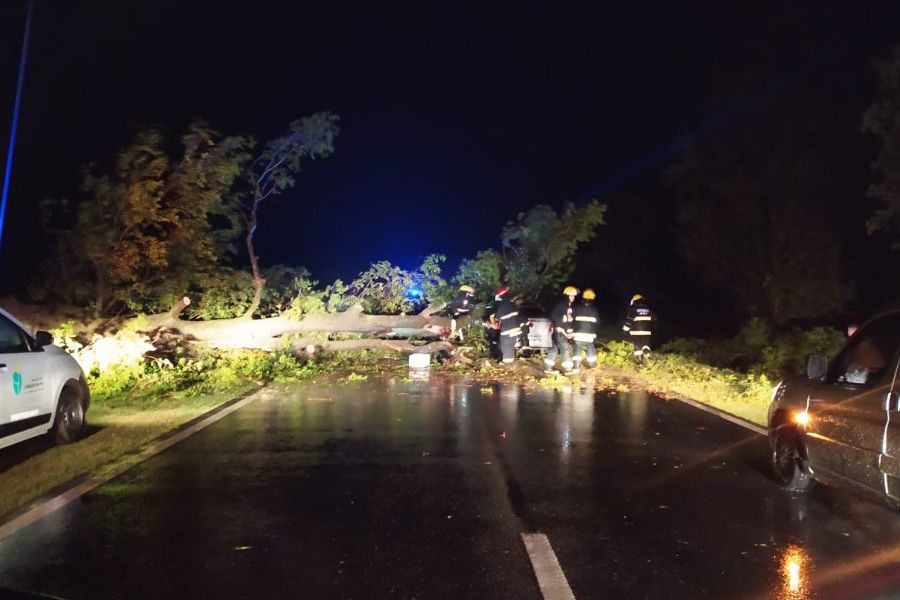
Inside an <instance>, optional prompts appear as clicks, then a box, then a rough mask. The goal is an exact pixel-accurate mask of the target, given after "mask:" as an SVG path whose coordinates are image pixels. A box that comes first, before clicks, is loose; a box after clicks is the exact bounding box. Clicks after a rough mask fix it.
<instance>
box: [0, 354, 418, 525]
mask: <svg viewBox="0 0 900 600" xmlns="http://www.w3.org/2000/svg"><path fill="white" fill-rule="evenodd" d="M400 364H404V363H403V362H401V360H400V358H398V357H396V356H393V357H392V356H388V355H386V354H385V353H376V352H366V351H361V352H355V353H352V354H351V353H333V354H330V355H326V356H322V357H317V358H316V359H315V360H304V359H298V358H295V357H293V356H291V355H288V354H284V353H271V354H269V353H264V352H256V351H241V352H230V353H220V354H216V355H211V356H208V357H205V358H204V359H202V360H194V359H188V358H184V359H180V360H176V361H174V362H173V361H168V362H162V361H151V362H148V363H145V364H139V365H130V366H126V365H120V366H116V367H114V368H112V369H109V370H108V371H106V372H104V373H103V374H102V375H95V376H93V377H90V378H89V386H90V387H91V390H92V401H91V407H90V410H89V412H88V423H89V435H87V436H86V437H85V438H84V439H82V440H80V441H79V442H78V443H76V444H69V445H66V446H56V447H52V446H49V444H48V443H47V442H45V441H44V440H35V441H29V442H26V443H25V444H22V445H21V447H14V448H9V449H5V450H4V451H3V452H4V453H5V454H7V455H8V454H9V453H18V454H17V455H18V456H23V455H24V458H23V459H22V460H20V461H19V462H15V464H13V465H12V466H10V467H9V468H7V469H5V470H3V471H0V490H3V493H2V494H0V521H2V520H3V515H8V514H10V513H11V512H14V511H17V510H19V509H20V508H23V507H25V506H27V505H28V504H29V503H31V502H33V501H34V500H35V499H37V498H39V497H40V496H42V495H45V494H47V493H48V492H50V491H51V490H53V489H54V488H57V487H59V486H60V485H62V484H64V483H66V482H68V481H71V480H73V479H75V478H79V477H83V476H85V475H88V474H91V473H94V472H97V471H99V470H103V469H105V468H108V467H110V466H112V465H114V464H116V463H117V461H118V460H120V459H121V458H123V457H124V456H126V455H128V454H130V453H132V452H135V451H137V450H139V449H140V448H141V447H143V446H144V445H146V444H147V443H148V442H150V441H152V440H154V439H155V438H157V437H159V436H160V435H163V434H165V433H167V432H169V431H171V430H172V429H175V428H176V427H178V426H180V425H183V424H184V423H187V422H188V421H190V420H192V419H194V418H196V417H198V416H200V415H202V414H203V413H205V412H207V411H209V410H212V409H214V408H216V407H218V406H221V405H222V404H223V403H225V402H227V401H229V400H231V399H232V398H235V397H237V396H240V395H241V394H244V393H246V392H248V391H250V390H253V389H255V388H258V387H261V386H262V385H265V384H268V383H290V382H294V381H301V380H308V379H315V378H325V377H327V378H329V379H334V380H337V381H353V380H354V379H357V378H360V377H363V375H360V373H367V374H368V373H382V372H385V371H388V370H392V369H394V368H395V367H396V366H398V365H400Z"/></svg>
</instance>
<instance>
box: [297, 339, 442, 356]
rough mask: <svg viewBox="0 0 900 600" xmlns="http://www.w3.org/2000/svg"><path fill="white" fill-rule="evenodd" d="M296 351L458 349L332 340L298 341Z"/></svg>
mask: <svg viewBox="0 0 900 600" xmlns="http://www.w3.org/2000/svg"><path fill="white" fill-rule="evenodd" d="M292 346H293V348H294V350H297V351H305V350H307V348H308V347H309V346H313V347H315V348H316V350H318V349H320V348H321V349H323V350H328V351H341V350H393V351H395V352H404V353H407V354H412V353H414V352H426V353H428V354H434V353H435V352H447V353H450V354H453V353H455V352H456V350H457V348H456V347H455V346H453V344H451V343H450V342H443V341H438V342H431V343H429V344H424V345H415V344H411V343H410V342H408V341H406V340H378V339H369V340H332V341H324V342H322V341H317V340H314V339H298V340H296V341H295V342H294V343H293V344H292Z"/></svg>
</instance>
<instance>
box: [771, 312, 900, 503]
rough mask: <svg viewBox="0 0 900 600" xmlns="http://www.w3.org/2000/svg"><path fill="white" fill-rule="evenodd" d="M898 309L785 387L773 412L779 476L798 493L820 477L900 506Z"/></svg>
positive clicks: (814, 360)
mask: <svg viewBox="0 0 900 600" xmlns="http://www.w3.org/2000/svg"><path fill="white" fill-rule="evenodd" d="M898 353H900V305H897V306H894V307H892V308H890V309H886V310H883V311H881V312H879V313H877V314H876V315H875V316H874V317H873V318H872V319H870V320H869V321H868V322H866V323H865V324H864V325H863V326H862V327H860V328H859V329H858V330H857V331H856V332H855V333H854V334H853V335H852V337H850V339H848V340H847V343H846V344H845V346H844V348H843V349H842V350H841V351H840V352H839V353H838V355H837V356H836V357H835V358H834V360H832V361H831V362H830V363H828V361H827V360H826V359H825V358H824V357H822V356H811V357H809V360H808V362H807V374H806V377H796V378H791V379H787V380H785V381H783V382H782V383H781V384H780V385H779V386H778V387H777V388H776V389H775V392H774V393H773V395H772V403H771V406H770V407H769V440H770V442H771V448H772V464H773V467H774V471H775V477H776V479H778V480H779V482H780V483H782V484H783V485H784V486H785V487H787V488H789V489H792V490H802V489H805V488H806V487H807V486H808V485H809V483H810V482H811V481H812V480H813V479H815V480H819V481H822V482H827V483H832V484H839V485H848V486H850V487H854V488H856V489H858V490H861V491H866V492H870V493H874V494H876V495H878V496H879V497H881V498H883V499H885V500H887V501H888V502H889V503H891V504H894V505H900V379H898V373H897V371H898V361H900V357H898Z"/></svg>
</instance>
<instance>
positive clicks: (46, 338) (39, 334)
mask: <svg viewBox="0 0 900 600" xmlns="http://www.w3.org/2000/svg"><path fill="white" fill-rule="evenodd" d="M52 343H53V336H52V335H50V332H48V331H36V332H35V334H34V344H35V346H37V347H38V348H43V347H44V346H49V345H50V344H52Z"/></svg>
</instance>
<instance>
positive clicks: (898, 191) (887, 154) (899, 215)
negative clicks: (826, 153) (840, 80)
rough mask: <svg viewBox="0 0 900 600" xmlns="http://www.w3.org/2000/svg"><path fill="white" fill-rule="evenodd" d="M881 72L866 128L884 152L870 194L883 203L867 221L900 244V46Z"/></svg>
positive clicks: (865, 119) (874, 166) (881, 64)
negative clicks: (877, 178)
mask: <svg viewBox="0 0 900 600" xmlns="http://www.w3.org/2000/svg"><path fill="white" fill-rule="evenodd" d="M876 68H877V69H878V74H879V76H880V84H879V86H878V93H877V95H876V96H875V100H874V102H873V103H872V104H871V106H869V108H868V109H867V110H866V112H865V114H864V115H863V125H862V129H863V131H865V132H868V133H872V134H874V135H875V136H876V137H877V138H878V140H879V142H881V152H880V154H879V155H878V158H876V159H875V162H874V163H873V164H872V170H873V171H875V173H877V175H878V176H879V181H878V182H877V183H873V184H872V185H871V186H869V192H868V195H869V196H870V197H871V198H875V199H876V200H877V201H878V202H879V203H880V204H881V208H879V209H878V210H877V211H876V212H875V214H873V215H872V216H871V217H870V218H869V220H868V222H867V223H866V225H867V227H868V230H869V233H874V232H876V231H884V232H886V233H889V234H891V235H893V236H894V243H893V246H894V248H900V46H897V47H896V48H894V53H893V56H892V57H891V58H890V59H889V60H881V61H878V62H876Z"/></svg>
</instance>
